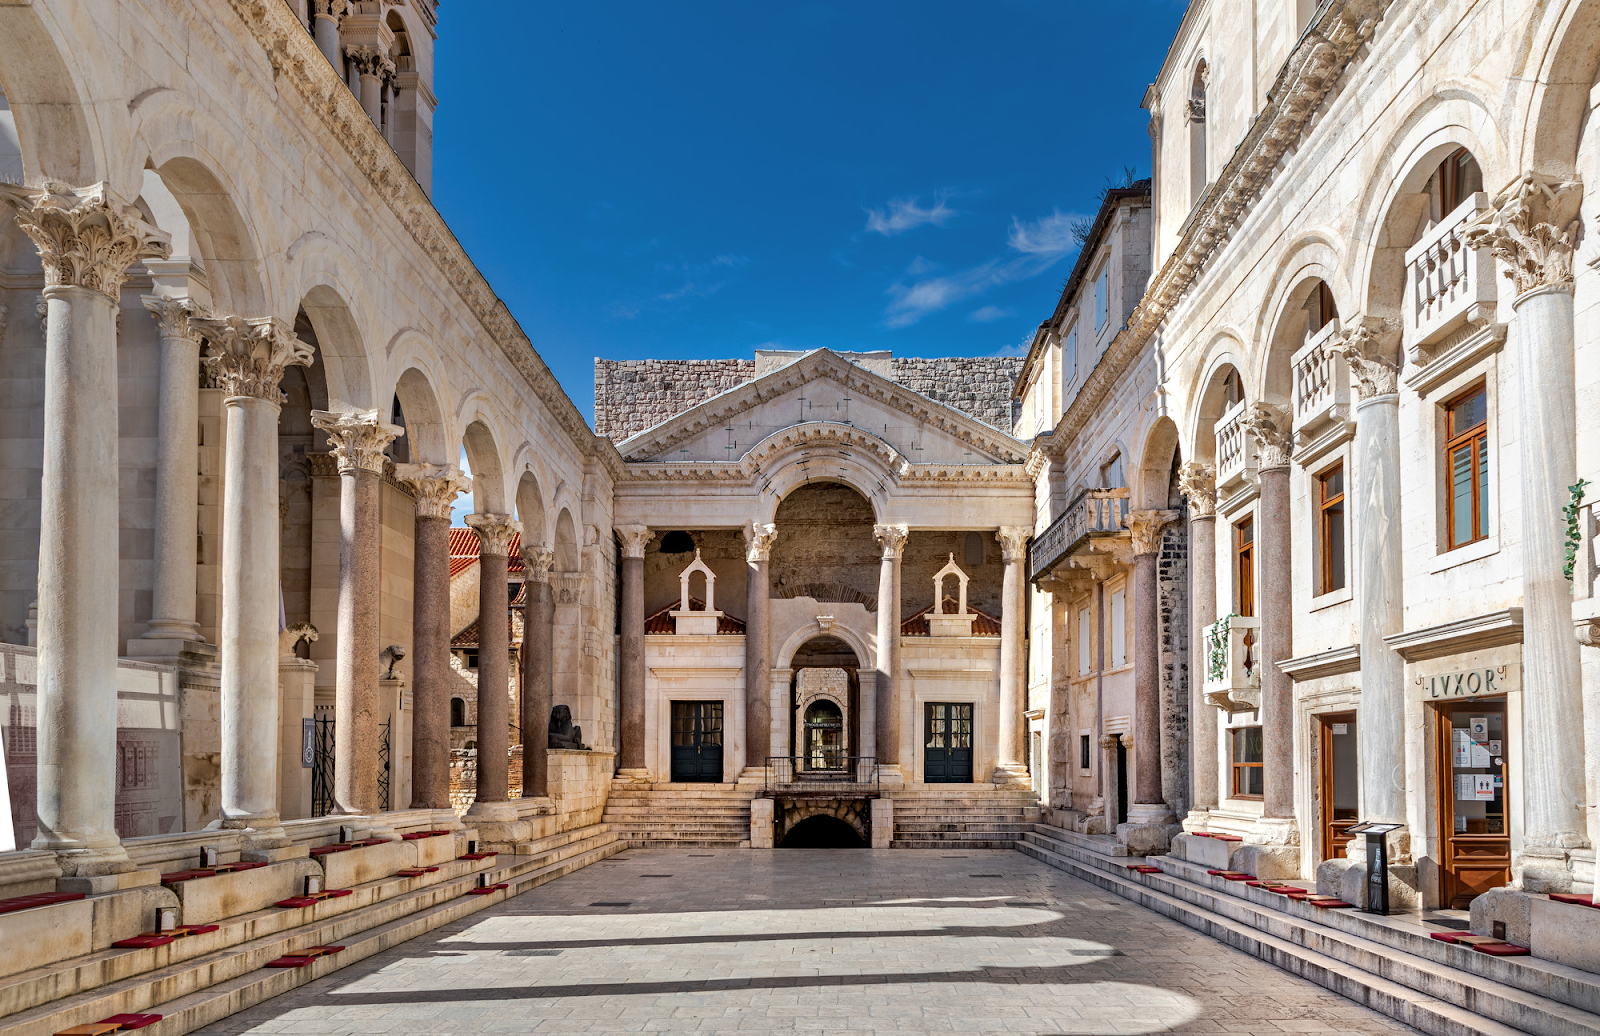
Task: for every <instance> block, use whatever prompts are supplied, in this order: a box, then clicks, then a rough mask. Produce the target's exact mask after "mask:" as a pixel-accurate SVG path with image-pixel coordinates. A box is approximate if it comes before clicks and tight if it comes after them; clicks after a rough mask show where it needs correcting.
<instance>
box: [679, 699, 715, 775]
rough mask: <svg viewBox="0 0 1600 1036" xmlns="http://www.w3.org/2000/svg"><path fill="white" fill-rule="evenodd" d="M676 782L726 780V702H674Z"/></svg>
mask: <svg viewBox="0 0 1600 1036" xmlns="http://www.w3.org/2000/svg"><path fill="white" fill-rule="evenodd" d="M672 779H673V780H674V781H690V782H694V781H705V782H712V781H721V780H722V703H721V702H720V701H675V702H673V703H672Z"/></svg>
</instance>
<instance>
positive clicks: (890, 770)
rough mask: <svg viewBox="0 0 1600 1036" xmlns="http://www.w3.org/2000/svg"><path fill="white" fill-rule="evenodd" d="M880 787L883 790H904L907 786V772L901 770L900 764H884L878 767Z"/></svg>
mask: <svg viewBox="0 0 1600 1036" xmlns="http://www.w3.org/2000/svg"><path fill="white" fill-rule="evenodd" d="M878 785H879V787H883V788H904V787H905V786H906V775H905V771H903V770H901V769H900V764H899V763H884V764H882V765H880V766H879V767H878Z"/></svg>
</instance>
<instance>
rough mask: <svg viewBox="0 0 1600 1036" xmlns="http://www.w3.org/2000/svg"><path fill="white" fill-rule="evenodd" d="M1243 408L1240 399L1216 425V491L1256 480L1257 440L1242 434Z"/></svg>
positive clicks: (1246, 433)
mask: <svg viewBox="0 0 1600 1036" xmlns="http://www.w3.org/2000/svg"><path fill="white" fill-rule="evenodd" d="M1246 406H1247V404H1246V403H1245V401H1244V400H1242V399H1241V400H1240V401H1239V402H1237V403H1235V404H1234V405H1233V407H1232V408H1231V409H1229V410H1228V412H1227V413H1225V414H1223V415H1222V419H1221V420H1220V421H1218V422H1217V488H1218V489H1223V488H1228V487H1231V486H1233V485H1234V484H1236V483H1238V482H1240V481H1244V480H1253V479H1254V478H1255V477H1256V440H1255V437H1254V436H1252V435H1250V434H1249V433H1248V432H1246V431H1245V430H1244V413H1245V408H1246Z"/></svg>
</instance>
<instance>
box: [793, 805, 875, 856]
mask: <svg viewBox="0 0 1600 1036" xmlns="http://www.w3.org/2000/svg"><path fill="white" fill-rule="evenodd" d="M778 848H780V849H865V848H866V843H865V842H863V841H862V840H861V835H860V833H859V832H857V831H856V829H855V828H854V827H851V826H850V825H849V824H848V823H846V822H845V821H843V820H840V819H839V818H838V817H835V816H828V815H827V814H823V813H819V814H816V815H814V816H809V817H806V818H805V819H804V820H802V821H800V822H799V823H798V824H795V825H794V826H793V827H791V828H790V829H789V831H788V833H787V834H785V835H784V836H783V841H782V842H780V843H779V845H778Z"/></svg>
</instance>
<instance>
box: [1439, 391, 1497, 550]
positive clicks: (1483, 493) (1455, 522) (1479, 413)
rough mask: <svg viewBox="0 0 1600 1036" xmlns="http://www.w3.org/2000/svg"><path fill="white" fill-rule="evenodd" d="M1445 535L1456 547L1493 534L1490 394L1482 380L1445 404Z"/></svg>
mask: <svg viewBox="0 0 1600 1036" xmlns="http://www.w3.org/2000/svg"><path fill="white" fill-rule="evenodd" d="M1444 414H1445V417H1444V423H1445V431H1444V434H1445V443H1444V466H1445V473H1446V474H1445V478H1446V479H1447V483H1446V486H1445V507H1444V511H1445V519H1444V523H1445V538H1446V541H1447V543H1448V546H1447V547H1446V548H1445V549H1446V550H1455V549H1456V548H1457V547H1464V546H1466V545H1467V544H1469V543H1476V542H1477V541H1479V540H1482V539H1487V538H1488V536H1489V394H1488V391H1487V389H1486V388H1485V387H1484V385H1483V384H1482V383H1479V384H1478V385H1477V386H1476V387H1474V388H1470V389H1468V390H1467V391H1466V392H1464V393H1462V394H1461V395H1459V396H1457V397H1456V398H1455V399H1453V400H1451V401H1450V402H1448V403H1446V404H1445V406H1444Z"/></svg>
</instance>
